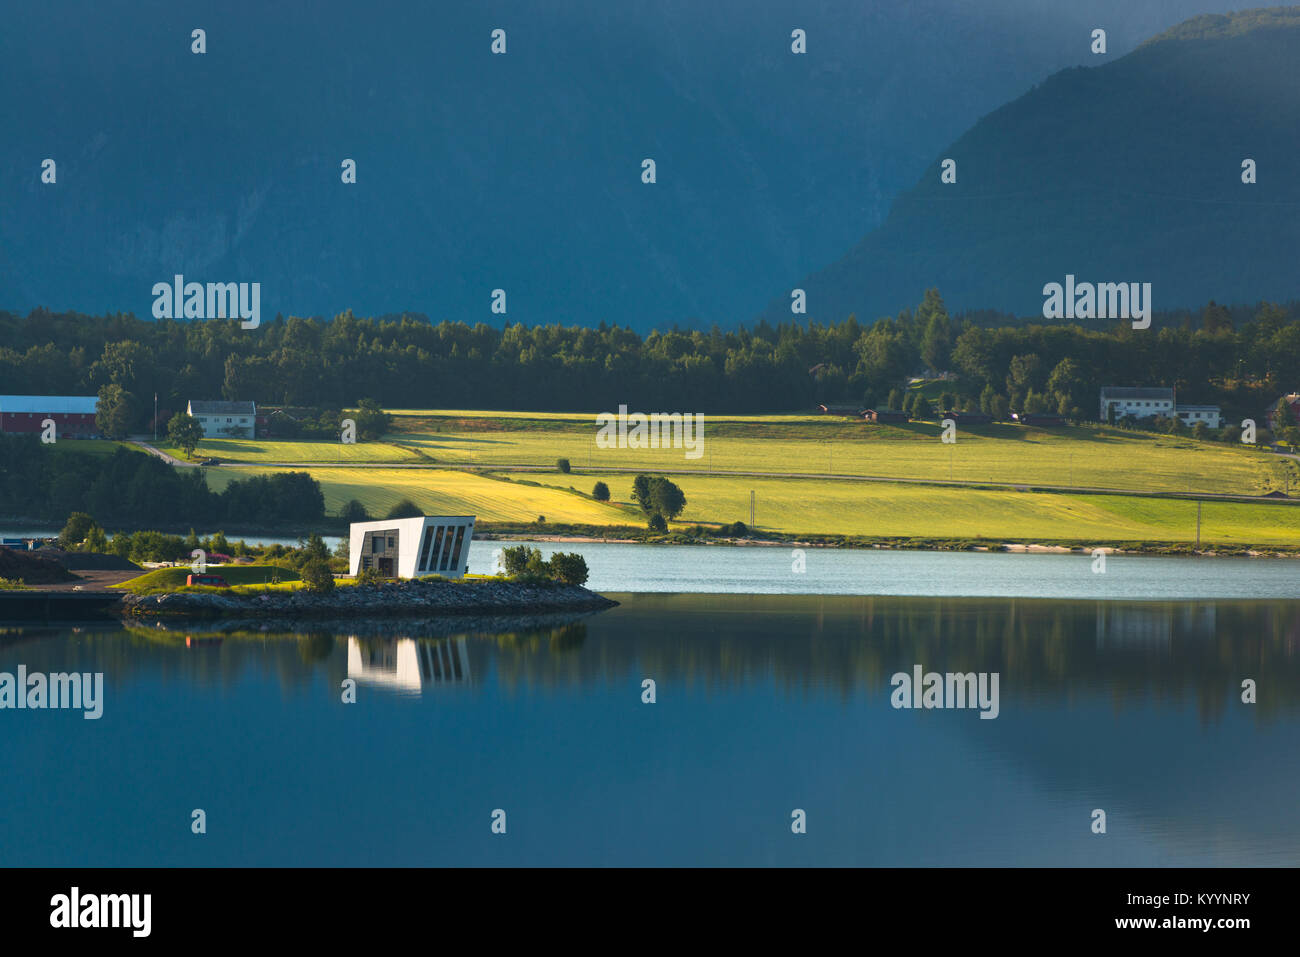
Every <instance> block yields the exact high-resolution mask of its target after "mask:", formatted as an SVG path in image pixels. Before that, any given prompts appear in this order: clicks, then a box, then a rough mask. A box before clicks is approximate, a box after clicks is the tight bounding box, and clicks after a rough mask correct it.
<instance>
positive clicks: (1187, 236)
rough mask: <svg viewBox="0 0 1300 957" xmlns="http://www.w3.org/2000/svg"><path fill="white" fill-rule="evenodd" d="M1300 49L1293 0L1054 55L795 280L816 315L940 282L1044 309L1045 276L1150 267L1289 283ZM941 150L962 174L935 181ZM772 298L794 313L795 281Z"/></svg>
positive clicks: (1173, 279)
mask: <svg viewBox="0 0 1300 957" xmlns="http://www.w3.org/2000/svg"><path fill="white" fill-rule="evenodd" d="M1298 62H1300V8H1294V7H1293V8H1284V9H1272V10H1266V11H1259V10H1256V11H1248V12H1245V13H1241V14H1234V15H1231V16H1204V17H1198V18H1196V19H1194V20H1191V21H1189V22H1187V23H1185V24H1183V25H1181V26H1179V27H1176V28H1174V29H1172V30H1170V31H1168V32H1167V33H1165V34H1162V35H1160V36H1158V37H1156V38H1155V39H1153V40H1151V41H1149V42H1148V43H1145V44H1143V45H1142V46H1141V47H1140V48H1139V49H1137V50H1136V51H1134V52H1133V53H1131V54H1129V55H1128V56H1125V57H1123V58H1121V59H1118V60H1116V61H1115V62H1113V63H1110V64H1106V65H1103V66H1099V67H1096V68H1074V69H1069V70H1065V71H1063V72H1061V73H1058V74H1057V75H1055V76H1053V77H1052V78H1051V79H1049V80H1048V81H1046V82H1045V83H1043V84H1042V85H1040V86H1038V87H1036V88H1034V89H1033V90H1032V91H1031V92H1029V93H1027V94H1026V95H1025V96H1023V97H1021V98H1020V99H1018V100H1016V101H1015V102H1013V103H1011V104H1009V105H1007V106H1005V107H1003V108H1001V109H999V110H997V111H995V112H994V113H991V114H990V115H988V116H987V117H985V118H984V119H983V120H981V121H980V122H979V123H977V124H976V125H975V126H974V127H973V128H972V129H971V130H970V131H969V132H967V133H966V134H965V135H964V136H962V137H961V138H960V139H958V140H957V141H956V142H955V143H953V144H952V145H951V146H950V147H948V148H947V149H945V150H944V151H943V152H942V153H941V154H940V156H939V157H937V158H936V159H935V161H934V163H933V164H932V165H931V167H930V168H929V169H928V170H927V171H926V172H925V174H924V176H923V177H922V178H921V180H920V182H919V183H918V184H917V185H916V186H915V187H913V188H912V189H911V190H909V191H908V192H907V193H905V194H904V195H903V196H902V197H900V198H899V200H898V201H897V202H896V203H895V205H894V207H893V209H892V210H891V211H890V214H889V216H888V218H887V219H886V221H885V223H884V224H883V225H882V226H880V227H879V228H878V229H877V230H875V231H874V232H872V233H871V234H869V235H868V236H867V237H866V238H865V239H864V240H862V242H861V243H859V244H858V245H857V246H856V247H855V248H854V249H853V250H852V251H851V252H850V253H849V254H848V255H847V256H845V257H844V258H843V259H841V260H840V261H839V262H837V263H835V264H834V265H833V266H831V267H829V268H827V269H825V270H823V271H822V272H819V273H817V274H815V275H813V276H810V277H808V278H807V279H806V280H804V281H803V282H802V283H799V285H803V286H804V288H806V289H807V290H808V296H809V313H810V315H813V316H816V317H826V318H830V317H840V316H844V315H848V314H850V313H856V314H857V315H858V316H859V317H861V318H866V319H874V318H876V317H878V316H880V315H883V314H887V313H893V312H896V311H897V310H898V309H899V308H900V307H901V306H904V305H908V304H911V303H915V302H917V301H919V299H920V294H921V291H922V290H924V289H925V288H926V287H929V286H938V287H939V289H940V290H941V292H942V293H943V296H944V298H945V300H946V301H947V303H948V305H949V307H950V308H955V309H968V308H985V307H987V308H996V309H1003V310H1009V311H1015V312H1017V313H1021V314H1033V313H1039V314H1041V309H1042V306H1043V293H1042V288H1043V285H1044V284H1045V283H1048V282H1063V281H1064V279H1065V276H1066V274H1067V273H1072V274H1074V275H1075V276H1076V277H1077V278H1078V279H1079V280H1080V281H1091V282H1097V281H1103V282H1109V281H1130V282H1150V283H1152V298H1153V301H1154V304H1155V307H1156V308H1157V309H1167V308H1173V307H1179V306H1197V305H1200V304H1203V303H1204V302H1205V301H1207V300H1209V299H1211V298H1214V299H1217V300H1218V301H1220V302H1225V301H1227V302H1256V301H1258V300H1259V299H1261V298H1267V299H1277V300H1285V299H1289V298H1294V297H1295V296H1296V294H1297V292H1298V291H1300V270H1298V269H1297V250H1300V84H1297V83H1296V82H1295V76H1296V64H1297V63H1298ZM945 157H951V158H953V159H955V160H956V161H957V173H958V176H957V182H956V183H955V184H943V183H941V182H940V171H941V163H942V160H943V159H944V158H945ZM1246 158H1250V159H1254V160H1255V161H1256V163H1257V164H1258V182H1257V183H1256V184H1255V185H1245V184H1243V183H1242V181H1241V172H1242V168H1241V164H1242V160H1243V159H1246ZM792 285H795V284H792ZM767 315H769V316H771V317H773V318H776V317H778V316H780V317H787V316H788V315H789V298H788V295H787V296H780V297H777V298H774V299H773V301H772V304H771V305H770V306H769V308H768V310H767Z"/></svg>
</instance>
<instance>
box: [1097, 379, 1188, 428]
mask: <svg viewBox="0 0 1300 957" xmlns="http://www.w3.org/2000/svg"><path fill="white" fill-rule="evenodd" d="M1112 412H1113V413H1114V414H1113V416H1112ZM1173 414H1174V390H1173V389H1130V388H1126V387H1124V386H1111V385H1108V386H1106V387H1105V388H1103V389H1102V390H1101V413H1100V414H1099V415H1098V416H1097V417H1098V419H1100V420H1101V421H1102V422H1111V421H1116V422H1117V421H1119V420H1120V419H1122V418H1124V416H1126V415H1131V416H1133V418H1135V419H1149V418H1152V417H1153V416H1157V415H1163V416H1171V415H1173Z"/></svg>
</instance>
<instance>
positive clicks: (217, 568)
mask: <svg viewBox="0 0 1300 957" xmlns="http://www.w3.org/2000/svg"><path fill="white" fill-rule="evenodd" d="M191 574H193V571H192V570H191V569H189V568H155V569H153V570H152V571H147V572H145V573H144V574H143V575H137V576H136V577H135V578H132V579H130V580H129V581H124V582H122V583H121V584H120V585H112V586H110V587H112V588H121V589H124V590H126V591H129V592H134V593H135V594H137V595H152V594H156V593H158V592H167V591H175V590H177V589H178V588H184V587H186V586H185V578H186V576H188V575H191ZM207 574H209V575H220V576H221V577H222V578H224V579H225V580H226V583H227V584H228V585H269V584H271V583H272V580H273V579H276V578H278V579H279V580H280V581H281V582H296V581H299V576H298V573H297V572H295V571H293V570H292V569H288V568H280V567H279V566H276V565H209V566H208V571H207ZM196 590H204V591H215V590H216V589H210V588H209V589H203V588H198V589H196Z"/></svg>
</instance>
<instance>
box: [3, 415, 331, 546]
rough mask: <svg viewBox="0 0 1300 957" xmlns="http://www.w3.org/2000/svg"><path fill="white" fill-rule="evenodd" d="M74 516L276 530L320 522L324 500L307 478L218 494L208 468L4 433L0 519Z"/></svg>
mask: <svg viewBox="0 0 1300 957" xmlns="http://www.w3.org/2000/svg"><path fill="white" fill-rule="evenodd" d="M66 444H71V443H66ZM72 512H86V513H89V514H91V515H93V516H95V519H96V520H97V521H99V522H102V523H104V524H106V525H114V524H119V523H121V524H141V523H144V522H154V523H159V524H180V525H211V524H214V523H224V524H228V525H244V526H248V525H265V526H268V527H270V526H281V525H285V524H293V523H302V522H312V521H317V520H319V519H320V518H322V517H323V516H324V514H325V497H324V495H323V494H322V493H321V488H320V483H319V482H317V481H316V480H315V479H313V478H312V477H311V476H310V475H308V474H306V473H305V472H281V473H276V474H273V475H257V476H253V477H251V478H247V479H236V480H235V481H232V482H231V483H230V484H229V485H227V486H226V488H225V490H224V491H222V492H220V493H217V492H214V491H212V490H211V489H209V488H208V485H207V480H206V478H205V477H204V473H203V470H202V469H177V468H172V467H171V466H170V465H168V464H167V463H165V462H163V461H162V460H161V459H158V458H155V457H154V456H151V455H145V454H144V453H141V452H133V451H130V450H128V449H125V448H118V449H117V450H116V451H114V452H113V454H112V455H106V456H98V455H78V454H75V452H74V451H72V450H70V449H66V448H61V447H60V446H59V445H43V444H42V443H41V442H40V441H39V440H38V439H37V438H36V437H35V436H18V435H0V514H3V515H5V516H8V517H12V518H19V517H23V518H36V519H57V520H60V521H62V520H63V519H64V518H65V517H66V516H67V515H68V514H69V513H72Z"/></svg>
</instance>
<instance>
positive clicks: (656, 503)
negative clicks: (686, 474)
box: [632, 475, 686, 519]
mask: <svg viewBox="0 0 1300 957" xmlns="http://www.w3.org/2000/svg"><path fill="white" fill-rule="evenodd" d="M632 497H633V498H634V499H636V503H637V504H638V505H640V506H641V511H643V512H645V513H646V514H647V515H662V516H663V517H664V518H665V519H674V518H676V517H677V516H678V515H680V514H681V513H682V510H683V509H685V508H686V495H685V494H684V493H683V492H682V490H681V489H680V488H678V487H677V485H676V484H675V483H674V482H672V481H670V480H668V479H666V478H664V477H663V476H662V475H638V476H637V477H636V478H635V479H633V481H632Z"/></svg>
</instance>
